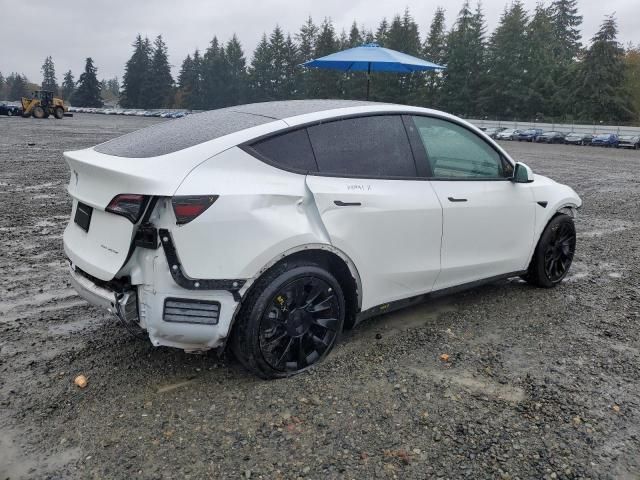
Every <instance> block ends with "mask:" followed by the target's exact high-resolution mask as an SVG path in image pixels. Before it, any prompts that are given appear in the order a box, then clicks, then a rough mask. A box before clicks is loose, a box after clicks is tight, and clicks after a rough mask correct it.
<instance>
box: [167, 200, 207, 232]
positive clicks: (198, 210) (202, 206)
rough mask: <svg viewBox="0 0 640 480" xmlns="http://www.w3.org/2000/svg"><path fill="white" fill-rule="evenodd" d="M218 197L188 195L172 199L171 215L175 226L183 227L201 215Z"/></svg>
mask: <svg viewBox="0 0 640 480" xmlns="http://www.w3.org/2000/svg"><path fill="white" fill-rule="evenodd" d="M217 199H218V195H188V196H180V197H173V198H172V199H171V204H172V205H173V213H175V215H176V224H178V225H184V224H185V223H189V222H190V221H191V220H193V219H194V218H196V217H198V216H199V215H201V214H202V213H203V212H204V211H205V210H206V209H207V208H209V207H210V206H211V205H213V202H215V201H216V200H217Z"/></svg>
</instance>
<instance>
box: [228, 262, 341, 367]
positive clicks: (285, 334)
mask: <svg viewBox="0 0 640 480" xmlns="http://www.w3.org/2000/svg"><path fill="white" fill-rule="evenodd" d="M344 318H345V301H344V294H343V292H342V288H341V287H340V284H339V283H338V281H337V280H336V279H335V277H334V276H333V275H331V274H330V273H329V272H328V271H326V270H325V269H324V268H322V267H320V266H319V265H317V264H315V263H313V262H309V261H305V260H294V261H291V262H286V261H285V262H283V263H281V264H279V265H276V266H275V267H274V268H273V269H271V270H270V271H268V272H267V273H265V274H264V275H263V276H262V277H261V278H260V279H259V280H258V281H257V282H256V284H255V285H254V286H253V287H252V288H251V290H250V291H249V294H248V296H247V298H246V299H245V301H244V303H243V305H242V307H241V310H240V313H239V314H238V318H237V320H236V324H235V325H234V327H233V332H232V336H231V348H232V350H233V353H234V355H235V356H236V358H237V359H238V360H239V361H240V363H242V365H243V366H244V367H245V368H247V369H248V370H250V371H251V372H253V373H255V374H256V375H258V376H260V377H262V378H265V379H273V378H282V377H288V376H291V375H295V374H297V373H300V372H303V371H304V370H307V369H308V368H311V367H312V366H314V365H315V364H317V363H319V362H320V361H322V360H323V359H324V358H325V357H326V356H327V355H328V354H329V352H330V351H331V349H332V348H333V347H334V345H335V344H336V342H337V340H338V337H339V335H340V332H341V331H342V327H343V325H344Z"/></svg>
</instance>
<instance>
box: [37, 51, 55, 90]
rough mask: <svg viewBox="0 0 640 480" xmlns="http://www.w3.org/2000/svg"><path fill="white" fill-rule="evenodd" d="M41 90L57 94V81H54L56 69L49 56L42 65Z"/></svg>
mask: <svg viewBox="0 0 640 480" xmlns="http://www.w3.org/2000/svg"><path fill="white" fill-rule="evenodd" d="M41 71H42V90H47V91H49V92H53V93H54V95H57V94H58V81H57V79H56V69H55V66H54V64H53V59H52V58H51V56H49V57H47V58H45V60H44V63H43V64H42V68H41Z"/></svg>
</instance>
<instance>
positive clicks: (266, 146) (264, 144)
mask: <svg viewBox="0 0 640 480" xmlns="http://www.w3.org/2000/svg"><path fill="white" fill-rule="evenodd" d="M251 148H252V149H253V150H254V151H256V152H257V153H258V154H259V155H260V156H262V157H263V158H265V159H266V160H267V161H268V162H269V163H273V164H275V165H276V166H279V167H282V168H284V169H285V170H301V171H305V172H317V171H318V168H317V166H316V161H315V159H314V158H313V151H312V150H311V144H310V143H309V137H308V135H307V132H306V130H305V129H304V128H303V129H301V130H294V131H293V132H288V133H284V134H282V135H278V136H276V137H270V138H267V139H265V140H260V141H258V142H256V143H254V144H252V145H251Z"/></svg>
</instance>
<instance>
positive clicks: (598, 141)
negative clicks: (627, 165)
mask: <svg viewBox="0 0 640 480" xmlns="http://www.w3.org/2000/svg"><path fill="white" fill-rule="evenodd" d="M591 145H592V146H594V147H617V146H618V135H616V134H615V133H602V134H600V135H596V136H595V137H593V140H591Z"/></svg>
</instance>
